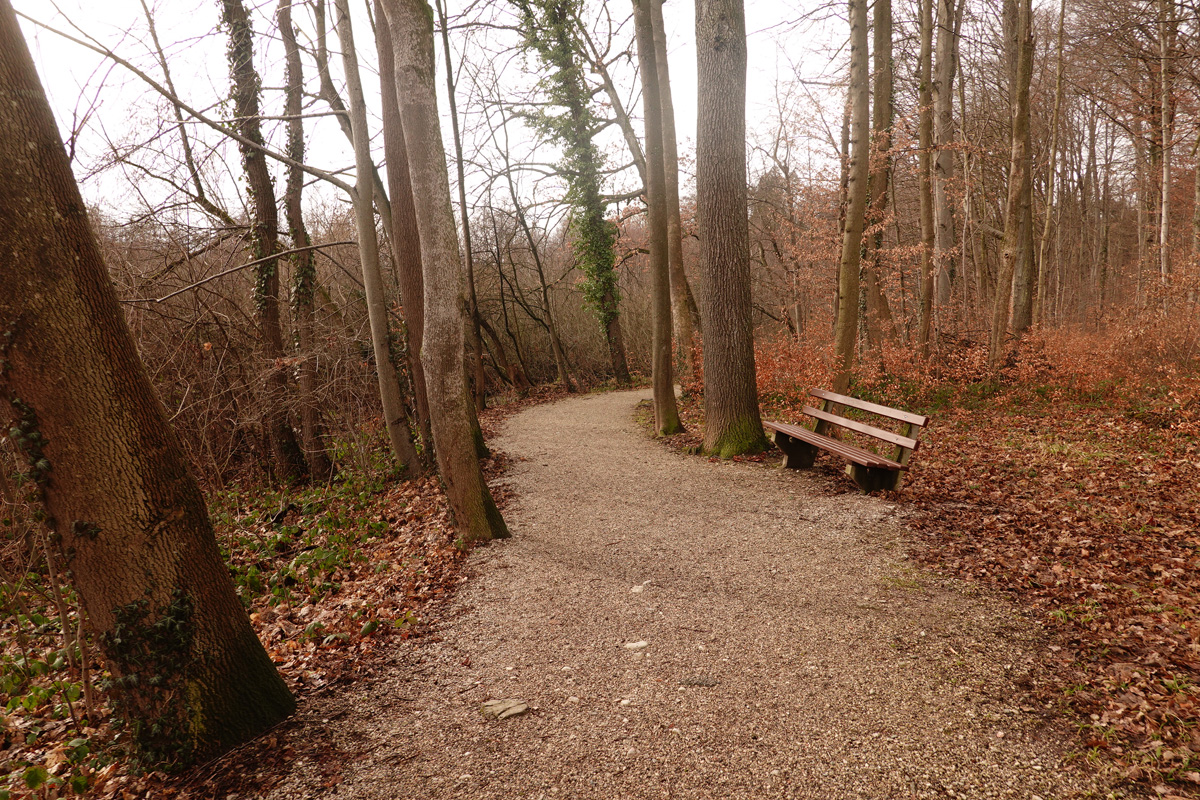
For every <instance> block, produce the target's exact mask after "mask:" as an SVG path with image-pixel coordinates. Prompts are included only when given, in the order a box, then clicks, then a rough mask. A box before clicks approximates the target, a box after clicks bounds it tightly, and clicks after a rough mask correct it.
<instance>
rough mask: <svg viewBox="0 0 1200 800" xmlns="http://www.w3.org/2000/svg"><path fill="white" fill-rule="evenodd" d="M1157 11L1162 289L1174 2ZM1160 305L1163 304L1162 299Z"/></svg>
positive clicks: (1162, 1)
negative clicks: (1160, 115)
mask: <svg viewBox="0 0 1200 800" xmlns="http://www.w3.org/2000/svg"><path fill="white" fill-rule="evenodd" d="M1158 8H1159V22H1158V43H1159V68H1158V72H1159V107H1160V111H1161V114H1162V119H1161V120H1160V123H1159V125H1160V127H1161V128H1162V178H1161V179H1160V181H1159V188H1160V190H1161V192H1162V196H1161V198H1160V200H1159V206H1161V210H1160V212H1159V231H1158V274H1159V280H1160V281H1161V283H1162V285H1163V286H1166V285H1167V282H1168V280H1169V279H1170V277H1171V236H1170V234H1171V153H1172V151H1173V150H1174V147H1173V144H1172V141H1171V140H1172V139H1173V138H1174V130H1173V128H1174V125H1173V123H1174V118H1175V114H1174V110H1175V105H1174V103H1175V101H1174V98H1173V97H1172V96H1171V92H1172V72H1173V70H1174V66H1173V65H1172V63H1171V61H1172V55H1173V51H1174V39H1175V27H1176V25H1177V24H1178V23H1177V20H1176V18H1175V0H1159V2H1158ZM1163 302H1164V304H1165V303H1166V299H1165V298H1164V300H1163Z"/></svg>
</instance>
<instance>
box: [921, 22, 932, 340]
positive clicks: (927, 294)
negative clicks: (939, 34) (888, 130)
mask: <svg viewBox="0 0 1200 800" xmlns="http://www.w3.org/2000/svg"><path fill="white" fill-rule="evenodd" d="M919 2H920V16H921V19H920V30H921V34H920V38H921V51H920V56H919V57H918V58H919V63H918V71H919V79H918V86H917V105H918V106H919V108H918V109H917V120H918V121H917V147H918V156H917V158H918V165H917V170H918V172H919V177H920V200H919V214H920V222H921V284H920V301H921V305H920V311H919V313H918V319H917V346H918V347H919V348H920V350H921V355H922V356H924V357H925V358H929V345H930V338H931V334H932V330H933V307H934V304H933V292H934V282H933V277H934V276H933V250H934V246H935V236H936V234H935V231H934V220H933V85H932V83H933V3H934V0H919Z"/></svg>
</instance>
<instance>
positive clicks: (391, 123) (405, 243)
mask: <svg viewBox="0 0 1200 800" xmlns="http://www.w3.org/2000/svg"><path fill="white" fill-rule="evenodd" d="M375 47H376V49H377V50H378V52H379V88H380V94H381V96H382V99H381V108H382V117H383V153H384V158H385V159H387V165H386V169H387V181H388V194H389V196H390V198H391V204H390V205H391V214H390V215H389V219H388V220H387V226H388V230H389V231H391V242H392V258H393V259H395V266H396V272H397V273H398V275H397V278H398V282H399V284H400V302H401V308H402V310H403V312H404V335H405V336H406V337H407V341H408V372H409V375H411V376H412V386H413V400H414V402H415V405H416V407H417V424H418V426H419V427H420V433H421V444H422V453H421V455H422V456H423V460H424V463H425V466H426V468H428V467H431V466H432V465H433V463H434V456H433V428H432V426H431V424H430V421H429V395H428V392H427V390H426V388H425V367H424V366H422V365H421V347H422V344H423V338H424V328H425V279H424V277H423V276H422V275H421V237H420V236H419V235H418V234H417V208H416V205H415V202H414V199H413V193H412V181H411V180H410V178H409V175H408V146H407V144H406V142H405V141H404V126H403V125H402V124H401V122H400V101H399V99H398V96H397V94H396V70H395V65H394V63H393V58H392V52H393V50H392V34H391V30H390V29H389V27H388V24H387V19H386V17H385V16H384V13H383V7H382V6H381V5H380V4H379V0H375Z"/></svg>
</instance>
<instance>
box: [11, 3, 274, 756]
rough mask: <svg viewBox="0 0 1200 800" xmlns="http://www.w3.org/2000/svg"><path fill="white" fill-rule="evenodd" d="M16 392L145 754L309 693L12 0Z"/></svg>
mask: <svg viewBox="0 0 1200 800" xmlns="http://www.w3.org/2000/svg"><path fill="white" fill-rule="evenodd" d="M0 182H2V183H3V186H4V191H5V200H4V202H2V203H0V283H2V284H3V286H4V291H3V292H0V398H2V400H3V407H4V408H5V410H6V411H8V412H11V415H12V417H13V424H12V427H13V428H14V429H15V431H16V434H15V435H14V440H15V442H16V443H17V444H18V445H19V446H20V448H21V449H22V450H23V451H24V453H25V455H26V456H27V457H28V460H29V463H30V477H31V478H32V479H33V480H35V481H36V483H37V485H38V486H39V487H40V489H41V493H42V497H43V499H44V502H45V509H46V513H47V522H48V524H49V525H50V527H51V528H52V529H53V531H54V533H55V535H54V537H53V541H54V544H55V547H56V549H57V551H58V552H57V556H58V558H59V559H61V561H60V563H62V564H65V565H66V567H67V569H68V570H69V572H70V576H71V579H72V581H73V583H74V586H75V589H76V591H77V593H78V595H79V598H80V600H81V601H82V604H83V606H84V608H85V610H86V611H87V615H88V619H89V620H90V623H91V626H92V629H93V631H94V632H95V633H96V634H97V636H98V638H99V641H100V643H101V646H102V649H103V652H104V655H105V657H106V660H107V664H108V668H109V669H110V670H111V672H112V675H113V684H114V689H113V694H112V697H113V700H114V703H115V707H116V711H117V713H118V714H119V715H120V716H122V717H124V718H125V719H126V720H127V721H128V722H129V724H130V725H131V728H132V731H133V734H134V740H135V741H136V742H137V745H138V747H139V748H140V755H141V756H142V758H143V759H144V761H145V762H147V763H150V764H157V765H167V766H174V767H182V766H184V765H186V764H189V763H192V762H196V761H204V760H207V759H208V758H211V757H212V756H215V755H217V754H219V753H221V752H223V751H225V750H227V749H229V748H231V747H233V746H235V745H237V744H239V743H241V742H244V741H246V740H247V739H249V738H251V737H253V736H255V735H256V734H258V733H260V732H262V731H263V730H265V729H266V728H268V727H269V726H271V725H273V724H274V723H276V722H278V721H279V720H280V719H282V718H284V717H285V716H287V715H288V714H290V713H291V712H292V710H293V709H294V707H295V703H294V701H293V699H292V696H291V694H290V693H289V692H288V690H287V687H286V686H285V685H284V683H283V681H282V679H280V677H279V675H278V673H276V671H275V668H274V666H273V665H272V663H271V659H270V658H269V657H268V655H267V653H266V651H265V650H264V649H263V647H262V645H261V644H260V643H259V641H258V639H257V638H256V636H255V634H254V631H253V629H252V628H251V627H250V622H249V619H248V618H247V616H246V612H245V609H244V608H243V607H242V604H241V602H240V601H239V600H238V598H237V595H236V594H235V593H234V588H233V583H232V581H231V580H230V577H229V572H228V569H227V567H226V566H225V564H224V563H223V561H222V559H221V555H220V552H219V551H218V549H217V543H216V539H215V537H214V536H213V531H212V527H211V525H210V523H209V519H208V515H207V511H206V509H205V505H204V498H203V496H202V495H201V493H200V490H199V487H198V486H197V485H196V482H195V480H194V479H193V478H192V476H191V475H190V474H189V472H188V468H187V465H186V462H185V459H184V456H183V452H182V450H181V448H180V446H179V444H178V442H177V441H176V439H175V435H174V433H173V431H172V430H171V428H170V425H169V424H168V422H167V418H166V413H165V411H164V409H163V407H162V405H161V404H160V403H159V401H158V399H157V398H156V397H155V394H154V390H153V389H152V387H151V385H150V380H149V377H148V376H147V374H146V371H145V369H144V367H143V366H142V364H141V361H140V360H139V359H138V355H137V349H136V347H135V345H134V342H133V338H132V337H131V335H130V333H129V330H128V328H127V326H126V324H125V320H124V317H123V316H122V314H121V310H120V307H119V305H118V303H117V298H116V294H115V292H114V291H113V287H112V282H111V279H110V278H109V275H108V273H107V272H106V270H105V268H104V264H103V262H102V260H101V257H100V252H99V248H98V245H97V243H96V240H95V238H94V236H93V234H92V231H91V227H90V225H89V222H88V217H87V210H86V208H85V207H84V204H83V200H82V198H81V197H80V195H79V190H78V188H77V187H76V185H75V180H74V178H73V176H72V175H71V168H70V165H69V163H68V160H67V155H66V152H65V150H64V148H63V144H62V140H61V139H60V138H59V135H58V129H57V127H56V125H55V121H54V118H53V116H52V114H51V112H50V107H49V104H48V103H47V102H46V98H45V94H44V93H43V91H42V87H41V84H40V83H39V81H38V78H37V75H36V73H35V72H34V68H33V61H32V59H31V58H30V55H29V51H28V48H26V46H25V44H24V41H23V40H22V38H21V34H20V29H19V28H18V25H17V20H16V16H15V14H14V13H13V10H12V7H11V5H10V4H9V2H8V0H0Z"/></svg>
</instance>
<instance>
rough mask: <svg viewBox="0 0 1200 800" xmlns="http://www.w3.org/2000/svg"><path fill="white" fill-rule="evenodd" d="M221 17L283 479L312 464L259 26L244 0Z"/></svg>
mask: <svg viewBox="0 0 1200 800" xmlns="http://www.w3.org/2000/svg"><path fill="white" fill-rule="evenodd" d="M221 21H222V22H223V23H224V24H225V26H226V28H227V29H228V33H229V47H228V49H227V50H226V53H227V54H228V57H229V74H230V76H231V77H232V79H233V107H234V111H235V113H236V115H237V125H236V129H237V132H238V133H239V134H241V135H242V137H243V138H244V139H245V141H242V142H239V143H238V150H239V152H241V155H242V168H243V169H244V170H245V171H246V184H247V191H246V194H247V196H248V198H249V202H250V213H251V216H252V217H253V221H252V225H251V229H250V252H251V253H252V255H253V258H254V259H255V260H259V259H262V263H260V264H259V265H258V266H257V267H255V268H254V272H255V282H254V305H255V309H256V311H257V312H258V324H259V336H260V337H261V340H262V354H263V362H264V364H263V366H264V369H265V371H266V376H267V379H266V397H265V402H264V413H263V425H264V427H265V428H266V434H267V440H268V442H269V443H270V445H271V453H272V455H273V457H274V464H275V470H276V474H277V475H278V477H279V478H281V479H283V480H286V481H294V480H299V479H302V478H304V477H305V476H306V473H307V470H308V465H307V464H306V463H305V460H304V452H303V450H302V449H301V448H300V444H299V442H298V441H297V440H296V433H295V431H293V430H292V426H291V423H290V422H289V421H288V415H287V403H286V397H287V373H286V372H285V370H284V368H283V366H282V364H283V355H284V351H283V327H282V323H281V321H280V316H279V259H276V258H270V256H273V255H275V253H276V252H278V250H279V210H278V208H277V207H276V202H275V184H274V182H273V181H272V180H271V173H270V170H268V169H267V159H266V156H265V155H263V152H262V149H261V148H262V145H263V136H262V122H261V120H260V117H259V93H260V91H261V88H262V79H261V78H260V77H259V75H258V71H257V70H256V69H255V67H254V32H253V30H252V29H251V27H250V18H249V16H248V15H247V14H246V7H245V5H243V3H242V0H221Z"/></svg>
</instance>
